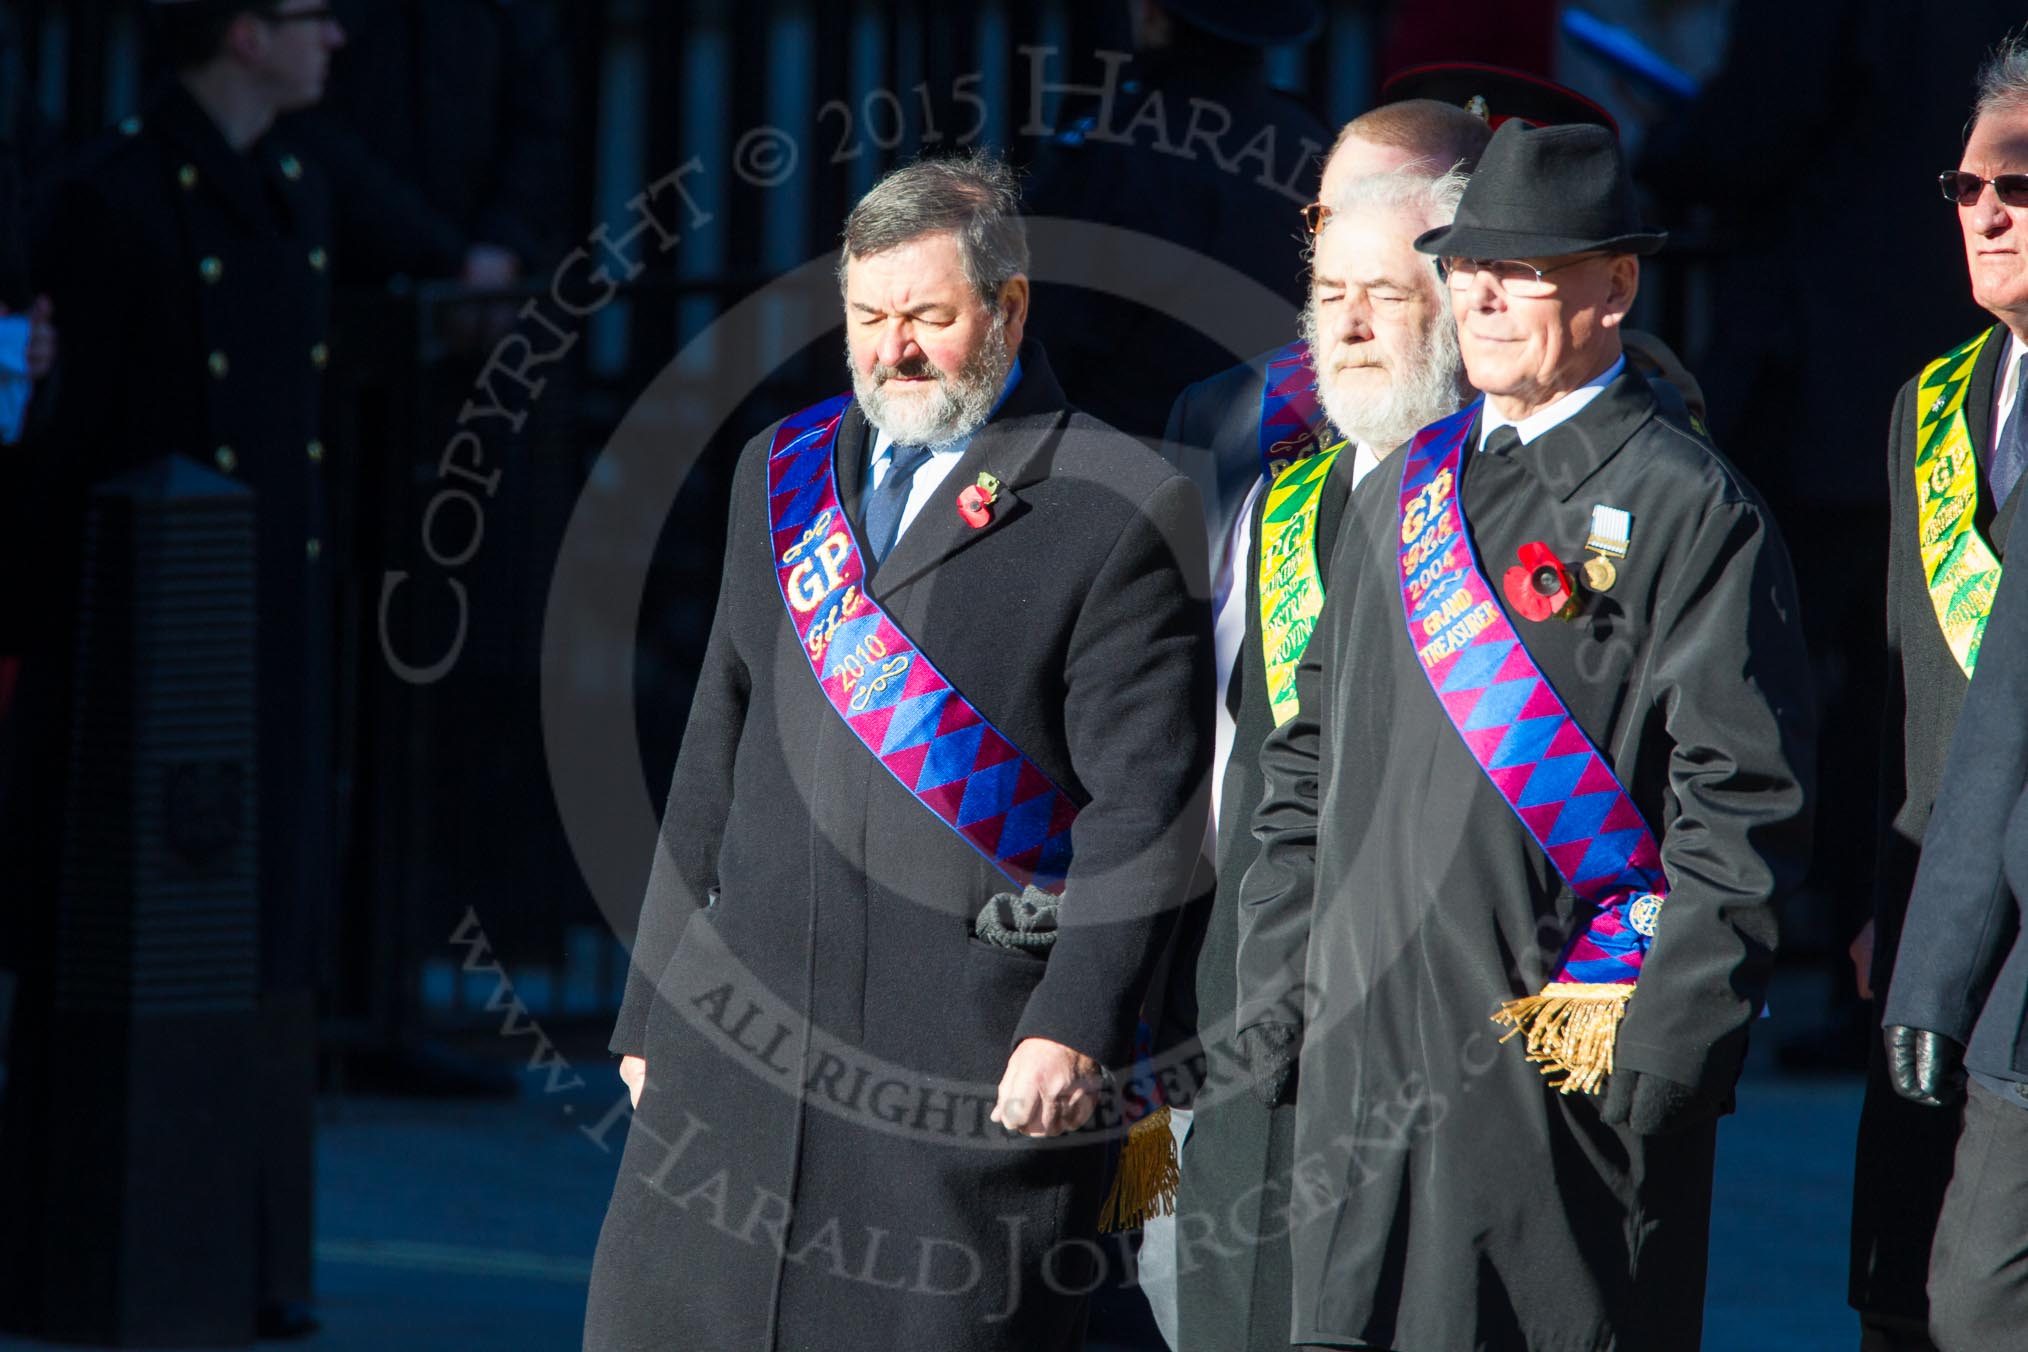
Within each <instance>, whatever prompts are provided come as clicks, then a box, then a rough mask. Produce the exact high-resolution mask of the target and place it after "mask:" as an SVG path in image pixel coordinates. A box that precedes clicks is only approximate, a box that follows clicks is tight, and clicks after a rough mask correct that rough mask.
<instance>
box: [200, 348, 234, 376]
mask: <svg viewBox="0 0 2028 1352" xmlns="http://www.w3.org/2000/svg"><path fill="white" fill-rule="evenodd" d="M204 364H205V366H206V367H208V368H209V369H210V371H211V374H212V376H213V378H215V379H218V380H224V379H225V373H226V372H227V371H229V370H231V369H232V363H231V362H229V361H227V360H226V359H225V354H224V353H223V352H214V353H212V354H211V355H210V356H209V357H206V358H205V359H204Z"/></svg>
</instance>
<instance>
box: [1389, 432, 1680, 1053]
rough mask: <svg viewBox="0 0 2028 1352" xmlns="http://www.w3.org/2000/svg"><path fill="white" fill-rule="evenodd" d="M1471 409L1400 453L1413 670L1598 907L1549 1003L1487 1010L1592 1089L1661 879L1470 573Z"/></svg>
mask: <svg viewBox="0 0 2028 1352" xmlns="http://www.w3.org/2000/svg"><path fill="white" fill-rule="evenodd" d="M1478 413H1479V405H1478V404H1476V403H1475V404H1473V405H1472V406H1471V407H1469V408H1466V409H1464V410H1463V411H1462V412H1459V413H1456V414H1453V415H1452V416H1451V417H1449V418H1446V419H1444V420H1443V421H1441V422H1437V423H1434V424H1432V425H1430V426H1429V427H1426V428H1424V429H1423V430H1422V431H1421V432H1419V433H1417V434H1416V436H1415V438H1414V439H1413V440H1412V441H1410V442H1409V444H1408V446H1407V448H1406V449H1405V450H1404V451H1403V453H1402V467H1401V553H1400V570H1401V588H1402V609H1403V613H1404V615H1405V616H1406V618H1407V622H1408V632H1409V640H1410V642H1411V643H1413V644H1414V645H1415V654H1416V660H1417V662H1418V664H1419V665H1420V666H1421V667H1422V669H1423V674H1424V675H1426V676H1427V677H1428V678H1429V683H1430V688H1431V689H1432V690H1433V691H1434V692H1435V693H1436V697H1437V701H1438V702H1439V703H1440V704H1442V705H1443V709H1444V713H1445V715H1446V716H1448V717H1449V719H1450V721H1451V724H1452V726H1453V727H1455V728H1456V729H1457V731H1458V735H1459V736H1460V737H1462V738H1463V739H1464V742H1465V746H1466V747H1467V748H1468V749H1469V750H1470V751H1471V754H1472V759H1473V760H1475V761H1477V762H1478V764H1479V768H1480V769H1481V770H1483V771H1485V774H1486V777H1487V778H1488V779H1490V780H1491V781H1492V782H1493V786H1494V788H1496V789H1497V790H1499V793H1500V796H1501V798H1503V799H1504V800H1505V801H1506V803H1507V805H1508V806H1509V807H1510V808H1512V809H1513V810H1514V815H1515V816H1516V817H1518V818H1520V820H1521V824H1522V826H1523V827H1525V828H1526V829H1527V831H1528V834H1529V836H1530V837H1532V838H1533V839H1534V841H1535V843H1536V844H1537V845H1539V846H1540V847H1541V848H1542V851H1543V853H1544V854H1546V855H1547V856H1548V857H1549V861H1550V863H1551V864H1552V865H1554V866H1555V869H1556V871H1557V873H1558V874H1560V875H1561V876H1562V878H1563V880H1564V882H1565V883H1566V884H1567V885H1568V886H1569V887H1570V890H1571V892H1572V893H1573V894H1575V895H1576V897H1577V899H1578V900H1579V901H1580V902H1581V903H1583V904H1584V905H1585V906H1587V907H1590V908H1591V909H1592V911H1593V914H1592V915H1591V917H1590V919H1589V920H1587V921H1585V923H1584V924H1583V926H1582V927H1581V928H1580V929H1579V930H1578V932H1577V934H1576V935H1575V937H1574V938H1572V940H1571V941H1570V943H1569V944H1568V946H1567V947H1566V948H1565V949H1564V952H1563V956H1562V957H1561V959H1560V960H1559V961H1558V964H1557V970H1556V974H1555V976H1554V977H1553V978H1552V979H1551V981H1550V984H1549V986H1548V987H1546V988H1545V989H1544V991H1543V992H1542V994H1540V995H1536V996H1529V997H1525V998H1524V999H1522V1000H1517V1001H1509V1002H1508V1003H1507V1005H1506V1006H1504V1007H1503V1008H1502V1010H1501V1012H1500V1013H1499V1014H1498V1015H1495V1018H1496V1019H1497V1020H1498V1021H1500V1022H1504V1023H1509V1024H1512V1025H1513V1031H1514V1032H1525V1033H1526V1034H1527V1035H1528V1047H1529V1057H1530V1059H1531V1060H1535V1061H1537V1062H1539V1063H1541V1064H1542V1065H1543V1067H1544V1073H1545V1074H1549V1073H1553V1072H1561V1073H1563V1074H1564V1076H1565V1078H1564V1081H1563V1082H1562V1084H1561V1085H1560V1086H1559V1087H1560V1088H1562V1089H1564V1090H1565V1091H1566V1092H1568V1091H1570V1090H1572V1089H1584V1090H1591V1089H1595V1088H1597V1086H1598V1083H1599V1082H1600V1081H1601V1080H1602V1078H1603V1076H1604V1075H1605V1074H1606V1073H1609V1072H1610V1071H1611V1069H1612V1059H1611V1058H1612V1052H1611V1032H1612V1030H1613V1029H1614V1028H1616V1027H1617V1024H1618V1020H1619V1015H1620V1012H1621V1010H1622V1009H1623V1007H1624V1005H1625V1003H1626V1000H1627V998H1628V996H1630V995H1631V994H1632V991H1633V986H1634V982H1635V981H1636V979H1637V978H1638V977H1639V976H1640V971H1641V961H1642V959H1643V957H1644V956H1645V955H1646V953H1647V951H1648V945H1649V942H1650V940H1651V939H1652V937H1653V935H1654V932H1655V924H1656V921H1657V919H1658V917H1659V913H1660V911H1661V907H1662V900H1663V898H1664V897H1665V896H1666V894H1667V887H1668V882H1667V878H1666V877H1665V875H1664V873H1663V870H1662V857H1661V849H1660V847H1659V846H1658V845H1657V843H1656V841H1655V837H1654V834H1653V833H1652V832H1651V831H1650V830H1649V829H1648V824H1647V822H1646V821H1645V820H1644V819H1643V818H1642V816H1641V813H1640V809H1639V808H1637V807H1635V806H1634V804H1633V800H1632V799H1630V798H1629V797H1628V796H1627V791H1626V788H1625V787H1624V786H1623V785H1622V784H1621V783H1620V781H1619V778H1618V777H1617V776H1616V775H1615V774H1614V773H1613V771H1612V767H1611V766H1609V765H1608V764H1606V761H1605V758H1604V757H1602V756H1601V755H1600V754H1599V752H1598V748H1597V747H1595V746H1594V745H1593V744H1592V741H1591V739H1590V738H1589V737H1588V736H1586V735H1585V732H1584V729H1583V728H1582V727H1580V726H1579V725H1578V722H1577V720H1576V719H1575V718H1573V717H1571V714H1570V710H1569V709H1568V708H1566V707H1565V706H1564V703H1563V701H1562V699H1560V698H1559V697H1558V696H1557V694H1556V691H1555V690H1554V689H1552V688H1551V687H1550V684H1549V681H1548V680H1547V678H1545V677H1544V676H1543V674H1542V670H1541V668H1539V667H1538V666H1536V665H1535V660H1534V659H1533V658H1532V657H1530V656H1529V653H1528V648H1527V646H1526V645H1525V644H1523V643H1522V641H1521V636H1520V634H1518V633H1517V632H1516V631H1515V628H1514V624H1513V621H1511V620H1510V619H1508V617H1507V613H1506V612H1505V611H1504V610H1503V609H1502V608H1501V606H1500V602H1499V600H1498V599H1497V597H1496V595H1495V593H1494V591H1493V587H1492V585H1491V583H1490V582H1488V580H1487V578H1486V576H1485V573H1484V572H1483V571H1482V570H1481V568H1480V566H1479V562H1478V559H1477V557H1476V555H1475V553H1474V551H1473V548H1472V541H1471V535H1470V532H1469V530H1468V528H1467V525H1466V522H1465V516H1464V510H1463V507H1462V505H1461V503H1460V500H1459V495H1458V489H1459V480H1460V477H1461V472H1462V470H1463V467H1464V457H1465V454H1466V446H1467V443H1468V441H1469V439H1470V435H1471V432H1472V429H1473V427H1474V426H1475V424H1476V422H1477V419H1478ZM1601 1023H1603V1027H1601ZM1512 1035H1513V1033H1511V1032H1510V1033H1509V1034H1508V1036H1512ZM1601 1038H1603V1045H1600V1039H1601Z"/></svg>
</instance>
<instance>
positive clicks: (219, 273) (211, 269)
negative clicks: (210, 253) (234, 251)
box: [197, 258, 225, 282]
mask: <svg viewBox="0 0 2028 1352" xmlns="http://www.w3.org/2000/svg"><path fill="white" fill-rule="evenodd" d="M197 275H198V276H200V277H202V278H204V280H205V281H207V282H216V281H217V280H218V279H219V278H221V277H223V276H225V263H224V262H223V261H222V260H220V259H218V258H206V259H204V260H202V261H201V262H199V263H198V265H197Z"/></svg>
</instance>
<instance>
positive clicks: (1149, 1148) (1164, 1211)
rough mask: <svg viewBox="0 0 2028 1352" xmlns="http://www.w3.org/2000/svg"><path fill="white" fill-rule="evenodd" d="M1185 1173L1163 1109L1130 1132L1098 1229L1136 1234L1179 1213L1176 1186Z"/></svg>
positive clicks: (1167, 1110)
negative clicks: (1177, 1161) (1151, 1224)
mask: <svg viewBox="0 0 2028 1352" xmlns="http://www.w3.org/2000/svg"><path fill="white" fill-rule="evenodd" d="M1181 1179H1182V1172H1181V1170H1180V1169H1179V1168H1178V1167H1177V1164H1176V1138H1175V1136H1173V1135H1172V1134H1170V1131H1169V1108H1168V1105H1166V1104H1165V1105H1163V1106H1162V1107H1160V1108H1157V1109H1155V1111H1154V1112H1152V1113H1149V1114H1148V1115H1147V1116H1146V1117H1144V1118H1142V1119H1141V1120H1140V1121H1138V1122H1136V1123H1134V1125H1133V1126H1131V1127H1129V1128H1127V1143H1126V1144H1125V1145H1123V1146H1121V1147H1120V1167H1119V1170H1118V1172H1117V1173H1115V1174H1114V1175H1113V1190H1112V1191H1111V1192H1109V1193H1107V1194H1106V1204H1105V1205H1104V1206H1103V1207H1101V1208H1099V1229H1100V1230H1102V1231H1106V1232H1108V1233H1110V1232H1112V1231H1116V1230H1134V1229H1138V1228H1140V1227H1141V1226H1143V1225H1146V1224H1147V1223H1148V1222H1149V1221H1151V1220H1153V1219H1155V1217H1157V1216H1168V1215H1171V1214H1173V1213H1174V1212H1175V1210H1176V1185H1177V1183H1178V1182H1179V1181H1181Z"/></svg>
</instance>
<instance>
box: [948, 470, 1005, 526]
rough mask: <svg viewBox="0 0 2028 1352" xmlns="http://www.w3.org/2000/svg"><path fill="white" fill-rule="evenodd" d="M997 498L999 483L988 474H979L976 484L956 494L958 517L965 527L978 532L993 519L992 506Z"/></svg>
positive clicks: (998, 495)
mask: <svg viewBox="0 0 2028 1352" xmlns="http://www.w3.org/2000/svg"><path fill="white" fill-rule="evenodd" d="M999 497H1000V481H999V480H998V479H996V478H994V477H993V476H992V475H990V474H981V475H980V476H979V481H978V482H977V483H975V484H971V485H968V486H967V487H966V488H965V490H964V492H962V493H960V494H958V515H959V516H961V517H963V518H964V519H965V524H966V525H967V526H970V527H971V528H972V529H973V530H978V529H979V528H980V527H981V526H984V525H985V524H986V523H987V522H989V521H991V520H992V519H993V504H994V503H995V502H996V501H998V500H999Z"/></svg>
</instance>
